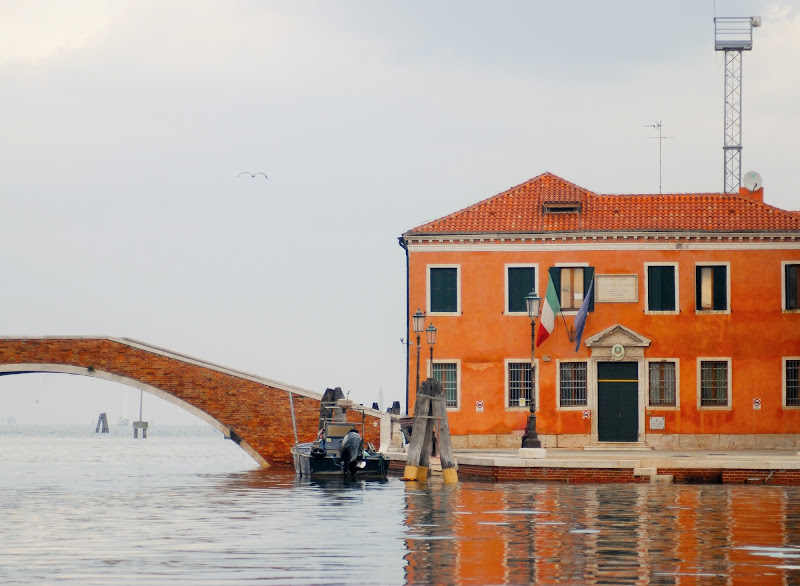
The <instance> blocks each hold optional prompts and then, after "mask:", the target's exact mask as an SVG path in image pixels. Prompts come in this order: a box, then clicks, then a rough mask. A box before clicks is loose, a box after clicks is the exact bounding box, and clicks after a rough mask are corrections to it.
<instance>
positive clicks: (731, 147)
mask: <svg viewBox="0 0 800 586" xmlns="http://www.w3.org/2000/svg"><path fill="white" fill-rule="evenodd" d="M759 26H761V17H759V16H752V17H751V16H721V17H716V18H714V50H716V51H724V52H725V132H724V138H725V143H724V146H723V147H722V149H723V151H724V153H725V160H724V164H723V174H724V177H723V181H724V183H723V184H724V191H725V193H735V192H738V191H739V186H740V185H741V177H742V51H750V50H751V49H752V48H753V28H755V27H759Z"/></svg>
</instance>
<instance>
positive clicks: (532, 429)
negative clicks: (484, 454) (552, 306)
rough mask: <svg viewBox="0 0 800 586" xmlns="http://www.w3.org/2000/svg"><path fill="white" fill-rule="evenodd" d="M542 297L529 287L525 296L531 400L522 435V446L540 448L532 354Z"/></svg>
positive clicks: (534, 350)
mask: <svg viewBox="0 0 800 586" xmlns="http://www.w3.org/2000/svg"><path fill="white" fill-rule="evenodd" d="M541 303H542V298H541V297H539V296H538V295H537V294H536V290H535V289H531V292H530V293H528V296H527V297H526V298H525V305H526V306H527V308H528V317H529V318H531V400H530V414H529V415H528V425H527V426H526V427H525V435H523V436H522V447H523V448H541V447H542V442H541V441H539V436H538V435H537V434H536V401H535V398H536V392H535V389H534V381H535V380H536V378H535V377H534V356H535V354H536V335H535V331H536V318H537V317H539V306H540V305H541Z"/></svg>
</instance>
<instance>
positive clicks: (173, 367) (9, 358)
mask: <svg viewBox="0 0 800 586" xmlns="http://www.w3.org/2000/svg"><path fill="white" fill-rule="evenodd" d="M26 363H29V364H58V365H65V366H73V367H79V368H86V374H87V376H92V375H93V374H96V373H98V372H106V373H109V374H113V375H117V376H121V377H125V378H129V379H134V380H136V381H139V382H141V383H144V384H146V385H149V386H152V387H155V388H157V389H160V390H161V391H163V392H165V393H167V394H170V395H172V396H174V397H177V398H178V399H180V400H182V401H185V402H186V403H189V404H190V405H192V406H194V407H196V408H197V409H199V410H200V411H203V412H204V413H207V414H208V415H209V416H211V417H212V418H213V419H215V420H217V421H218V422H220V423H221V424H222V425H224V426H225V427H227V428H229V429H230V430H231V431H232V434H231V437H232V438H233V439H235V440H236V439H238V438H241V441H243V442H245V443H246V444H247V445H249V446H250V447H251V448H252V449H253V450H254V451H255V452H256V453H258V454H259V455H260V456H261V457H262V458H263V459H264V460H265V461H266V462H267V463H268V464H270V465H276V466H292V465H293V464H292V457H291V453H290V449H291V446H292V444H293V443H294V431H293V429H292V412H291V408H290V402H289V392H288V391H286V390H284V389H278V388H275V387H273V386H270V385H269V384H265V383H261V382H256V381H253V380H250V379H248V378H245V377H244V375H242V376H237V375H235V374H230V373H226V372H220V371H219V370H216V369H214V368H211V367H209V366H202V365H198V364H193V363H192V362H189V361H186V360H181V359H180V358H176V357H173V356H169V355H162V354H159V353H157V352H155V351H149V350H143V349H141V348H137V347H135V346H131V345H127V344H125V343H122V342H120V341H117V340H112V339H108V338H96V339H88V338H75V339H72V338H64V339H19V340H11V339H8V340H0V364H5V365H8V364H26ZM93 371H94V372H93ZM320 398H321V395H320V397H319V398H313V397H308V396H304V395H300V394H298V393H293V394H292V402H293V403H294V415H295V420H296V422H297V434H298V439H299V441H301V442H303V441H311V440H313V439H314V438H315V437H316V432H317V426H318V421H319V401H320ZM348 419H349V420H351V421H356V420H358V421H359V422H360V420H361V417H360V414H356V413H355V412H353V411H350V412H349V413H348ZM374 421H378V418H376V417H372V416H369V415H368V416H367V417H366V424H365V426H364V427H365V441H369V442H372V443H373V444H375V445H376V446H377V445H379V443H380V423H378V425H377V426H373V425H372V422H374Z"/></svg>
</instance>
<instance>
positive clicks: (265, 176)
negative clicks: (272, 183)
mask: <svg viewBox="0 0 800 586" xmlns="http://www.w3.org/2000/svg"><path fill="white" fill-rule="evenodd" d="M242 175H250V177H251V178H253V179H255V178H256V175H263V176H264V179H269V177H267V174H266V173H264V172H263V171H259V172H258V173H251V172H250V171H242V172H241V173H239V174H238V175H237V176H236V178H237V179H238V178H239V177H241V176H242Z"/></svg>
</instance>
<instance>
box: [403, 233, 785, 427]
mask: <svg viewBox="0 0 800 586" xmlns="http://www.w3.org/2000/svg"><path fill="white" fill-rule="evenodd" d="M578 242H579V243H580V244H582V245H583V246H584V247H586V242H585V241H584V242H580V240H579V241H578ZM661 242H662V244H661V245H655V246H654V245H653V244H652V240H651V241H650V244H649V245H648V246H650V247H653V248H655V249H652V250H645V249H643V248H646V247H647V246H637V245H636V243H629V242H625V243H621V244H620V246H619V248H618V249H616V250H576V249H574V248H573V249H570V247H569V243H565V244H563V245H561V247H560V249H558V250H556V248H558V247H557V246H555V245H551V246H548V247H546V248H547V249H545V250H541V251H539V250H536V249H535V245H532V246H531V247H530V250H516V251H515V250H509V248H510V247H504V246H503V245H502V244H496V245H495V246H496V250H468V249H467V248H468V247H467V246H464V247H459V246H458V245H457V244H451V245H450V246H449V247H448V246H441V245H440V244H441V243H440V242H438V241H435V242H434V243H433V244H431V245H428V244H425V243H418V244H416V245H415V246H411V247H410V249H409V309H410V313H413V312H414V311H416V309H417V308H421V309H422V310H423V311H426V312H427V299H426V294H427V293H426V281H427V268H428V266H429V265H458V266H460V299H461V306H460V309H461V313H460V314H451V315H436V314H434V315H429V316H428V317H427V318H426V326H427V324H429V323H433V324H434V325H435V326H436V328H437V329H438V336H437V340H436V344H435V346H434V359H435V360H454V361H455V360H458V361H460V384H459V392H460V401H459V407H458V408H456V409H453V410H450V412H449V422H450V429H451V432H452V433H453V434H454V435H472V434H508V433H513V432H515V431H520V430H523V429H524V428H525V424H526V420H527V416H528V410H527V408H524V407H523V408H516V409H514V408H511V409H510V408H507V407H506V405H505V363H504V360H505V359H522V360H524V359H526V357H528V358H529V357H530V351H531V337H530V331H531V330H530V320H529V319H528V317H527V316H526V315H507V314H506V313H505V305H506V301H505V296H506V290H505V274H506V264H510V263H536V264H538V271H537V276H536V277H537V291H538V293H539V295H540V296H542V297H544V293H545V291H546V289H547V283H548V273H547V271H548V269H549V268H550V267H552V266H556V264H560V265H563V264H571V263H574V264H575V265H583V264H586V265H588V266H592V267H594V268H595V274H626V275H629V274H635V275H638V301H637V302H635V303H600V302H597V303H595V307H594V311H593V312H591V313H589V315H588V319H587V322H586V328H585V331H584V336H583V339H584V341H585V340H586V339H587V338H589V337H590V336H592V335H594V334H597V333H598V332H601V331H603V330H605V329H606V328H609V327H611V326H614V325H615V324H620V325H622V326H624V327H626V328H628V329H630V330H633V331H635V332H636V333H638V334H640V335H642V336H644V337H646V338H649V339H650V340H651V341H652V343H651V344H650V346H649V347H647V348H645V349H644V357H645V359H659V358H664V359H675V360H677V361H678V365H679V366H678V383H677V387H678V388H677V393H678V395H679V406H678V408H674V407H670V408H655V407H654V408H647V409H646V411H647V416H648V417H649V416H661V417H664V418H665V426H664V430H663V431H651V430H649V429H648V430H647V433H671V434H676V433H677V434H707V433H726V434H754V433H756V434H768V433H775V434H784V433H800V409H799V408H787V407H784V406H783V400H782V384H783V383H782V374H783V362H782V359H783V358H784V357H798V356H800V313H797V312H785V311H782V304H781V298H782V297H781V291H782V278H781V275H782V270H783V269H782V265H781V262H782V261H792V262H800V248H798V247H797V246H796V242H795V246H794V248H792V247H786V248H785V249H782V248H780V247H776V248H775V249H769V248H766V249H762V248H759V247H760V246H761V247H764V246H767V247H768V245H765V244H764V243H763V242H761V244H758V242H759V241H758V240H757V239H756V242H757V243H756V244H748V243H747V241H745V242H744V243H737V242H733V243H731V241H730V239H728V242H727V243H726V242H725V241H723V242H719V241H718V239H716V238H713V239H705V240H704V241H703V243H692V241H689V242H685V243H683V244H681V243H675V242H672V243H671V244H668V245H665V244H664V240H663V239H662V241H661ZM436 245H439V246H436ZM659 246H660V248H659ZM701 247H706V248H701ZM712 247H717V248H716V249H712ZM484 248H489V249H491V248H493V247H492V246H491V245H488V246H485V247H484ZM517 248H522V246H517ZM434 249H437V250H436V251H432V250H434ZM659 262H669V263H678V272H677V281H678V282H677V283H676V286H677V288H678V304H679V313H678V314H677V315H652V314H647V313H645V308H646V301H647V294H646V289H645V286H646V271H645V263H659ZM714 262H725V263H730V265H729V266H730V269H729V272H728V279H729V282H730V308H729V309H730V313H723V314H717V313H715V314H698V313H697V312H696V310H695V265H696V264H698V263H699V264H704V263H714ZM565 317H566V324H567V325H568V326H572V325H573V322H574V319H575V317H574V312H573V313H572V314H565ZM409 339H415V334H414V332H413V328H412V325H411V324H409ZM422 345H423V346H422V358H421V365H420V370H421V373H422V374H421V377H422V379H424V378H425V373H426V368H427V364H428V360H427V356H428V353H427V350H428V347H427V346H426V345H425V339H424V335H423V339H422ZM590 356H591V350H590V349H589V348H587V347H586V346H585V345H584V344H581V348H580V350H579V351H578V352H577V353H576V352H575V350H574V343H571V342H570V341H569V340H568V336H567V333H566V331H565V326H564V322H563V320H562V317H561V316H560V315H559V316H556V328H555V331H554V332H553V334H552V335H551V336H550V337H549V338H548V339H547V340H546V341H545V342H544V343H543V344H542V345H541V347H539V348H537V349H536V358H537V359H538V368H539V379H538V384H539V394H538V396H539V404H538V408H537V415H538V418H537V419H538V431H539V433H540V434H589V433H590V432H591V418H588V419H587V418H584V417H583V415H582V411H583V410H584V409H587V407H582V408H577V409H576V408H571V409H560V408H559V407H558V390H557V387H556V382H557V379H556V370H557V361H558V360H587V361H588V360H589V358H590ZM698 357H704V358H730V359H731V368H730V373H729V376H730V379H729V382H730V386H729V394H730V408H723V409H719V408H716V409H712V408H700V407H699V406H698V404H699V400H698V393H699V390H698V380H697V379H698V373H697V370H698V366H697V365H698ZM548 358H549V361H548ZM415 376H416V360H415V356H414V355H413V353H412V358H411V361H410V364H409V381H410V387H411V388H410V389H409V397H410V399H409V405H410V406H413V404H414V399H415V393H414V390H415V389H414V388H413V387H414V381H415ZM590 384H591V383H590ZM588 393H589V394H591V393H592V389H591V388H589V389H588ZM756 398H758V399H761V409H760V410H754V408H753V399H756ZM476 401H483V412H477V410H476ZM591 417H595V414H594V413H592V414H591Z"/></svg>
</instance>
